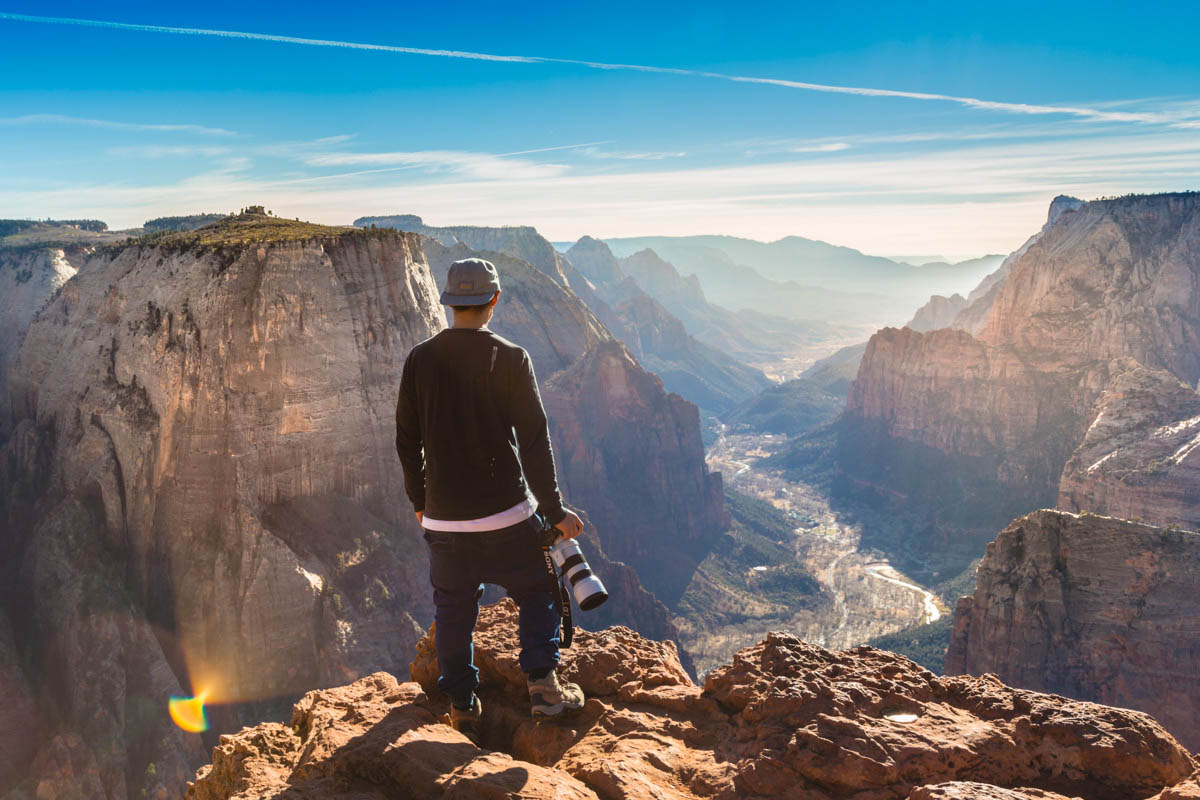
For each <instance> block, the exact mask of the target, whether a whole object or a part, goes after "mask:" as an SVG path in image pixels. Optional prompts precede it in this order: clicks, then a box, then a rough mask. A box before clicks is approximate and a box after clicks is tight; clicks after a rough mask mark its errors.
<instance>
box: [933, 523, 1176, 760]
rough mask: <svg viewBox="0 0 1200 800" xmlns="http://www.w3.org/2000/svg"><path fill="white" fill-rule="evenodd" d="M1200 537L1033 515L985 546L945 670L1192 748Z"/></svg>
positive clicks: (963, 603)
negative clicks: (1105, 711) (1123, 715)
mask: <svg viewBox="0 0 1200 800" xmlns="http://www.w3.org/2000/svg"><path fill="white" fill-rule="evenodd" d="M1197 585H1200V535H1197V534H1195V533H1187V532H1182V531H1172V530H1167V529H1164V528H1155V527H1151V526H1149V525H1144V524H1140V523H1134V522H1125V521H1121V520H1116V519H1112V518H1108V517H1098V516H1095V515H1092V514H1085V515H1082V516H1077V515H1074V514H1068V513H1064V512H1060V511H1037V512H1034V513H1032V514H1029V515H1027V516H1025V517H1022V518H1021V519H1018V520H1016V521H1014V522H1013V523H1012V524H1011V525H1010V526H1008V528H1006V529H1005V530H1004V531H1003V532H1001V533H1000V535H999V536H997V537H996V540H995V541H994V542H993V543H992V544H990V545H988V548H987V554H986V555H985V556H984V558H983V561H982V562H981V563H980V565H979V572H978V577H977V582H976V588H975V594H974V596H973V597H964V598H962V599H961V600H960V601H959V604H958V608H957V609H956V611H955V618H954V633H953V637H952V639H951V642H950V650H949V652H948V653H947V654H946V672H947V674H958V673H970V674H976V675H977V674H982V673H995V674H997V675H998V676H999V677H1000V679H1001V680H1003V681H1005V682H1006V683H1010V684H1012V685H1014V686H1021V687H1025V688H1029V689H1036V690H1039V691H1047V692H1056V693H1061V694H1065V695H1067V696H1069V697H1074V698H1077V699H1081V700H1092V701H1096V702H1101V703H1107V704H1111V705H1119V706H1125V707H1128V708H1136V709H1139V710H1141V711H1145V712H1147V713H1149V714H1151V715H1153V716H1154V717H1155V718H1156V719H1158V720H1159V721H1160V722H1161V723H1162V724H1163V725H1164V726H1165V727H1166V728H1167V729H1168V730H1170V731H1171V733H1173V734H1174V735H1175V736H1176V737H1178V738H1179V740H1180V741H1181V742H1183V743H1184V744H1185V745H1187V746H1188V747H1190V748H1192V749H1195V748H1197V747H1200V721H1198V720H1197V718H1196V714H1195V707H1194V698H1196V697H1198V696H1200V645H1198V644H1197V641H1198V640H1197V631H1196V620H1197V619H1198V618H1200V598H1198V597H1197V594H1196V586H1197Z"/></svg>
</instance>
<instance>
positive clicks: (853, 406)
mask: <svg viewBox="0 0 1200 800" xmlns="http://www.w3.org/2000/svg"><path fill="white" fill-rule="evenodd" d="M1071 205H1073V203H1065V202H1060V203H1059V206H1060V208H1059V209H1058V210H1059V212H1060V213H1058V214H1057V215H1055V214H1053V213H1052V220H1051V221H1050V222H1049V223H1048V224H1047V227H1046V228H1045V229H1044V230H1043V231H1042V232H1041V233H1040V234H1039V235H1038V236H1036V237H1034V238H1033V239H1032V240H1031V241H1030V242H1029V243H1027V245H1026V247H1025V248H1023V249H1022V251H1018V253H1017V254H1014V256H1013V257H1012V258H1010V259H1009V260H1008V261H1006V267H1005V269H1006V274H1005V275H1004V276H1003V277H1002V279H1001V280H1000V281H999V282H998V283H997V284H996V285H995V286H994V287H993V288H992V289H991V290H990V292H989V293H988V294H987V295H986V296H984V297H982V298H979V299H978V300H977V301H976V304H974V305H973V306H972V307H970V308H968V309H967V311H964V312H963V314H966V313H967V312H968V311H972V310H973V309H975V308H976V306H978V305H980V304H982V305H983V307H984V308H985V309H986V314H985V316H984V317H983V319H982V322H981V324H980V325H979V326H978V328H977V330H978V334H977V335H972V334H971V333H969V332H968V331H966V330H946V329H943V330H935V331H931V332H929V333H925V334H920V333H916V332H912V331H909V332H901V331H895V330H891V329H885V330H883V331H881V332H880V333H878V334H876V336H875V337H874V338H873V339H872V341H871V344H870V345H869V346H868V348H867V352H866V355H865V356H864V358H863V362H862V364H861V366H860V369H859V373H858V378H857V380H856V381H855V384H854V386H853V387H852V388H851V391H850V394H849V399H848V401H847V413H846V417H845V418H844V420H843V432H842V435H841V438H840V452H839V463H840V466H841V468H842V474H843V482H842V489H843V490H844V491H845V492H846V493H847V494H849V493H851V492H854V491H861V490H864V489H865V490H867V491H868V492H870V493H872V494H873V495H874V496H875V497H877V498H878V497H887V498H891V499H890V500H888V501H887V502H888V503H889V504H891V505H893V506H895V507H906V508H907V509H908V510H913V511H914V513H915V514H916V515H917V516H919V517H921V518H922V519H924V526H926V527H927V526H928V525H929V522H930V521H932V522H933V526H934V528H935V529H936V530H939V531H940V532H941V535H934V536H932V537H925V538H924V539H923V540H921V541H916V542H914V543H913V544H915V546H916V549H917V550H918V551H923V552H925V553H928V552H930V551H931V550H932V549H940V548H941V547H943V545H944V544H945V539H946V537H947V536H950V537H953V538H957V539H960V540H962V543H963V548H964V552H966V551H969V550H970V549H972V548H973V547H977V546H978V545H979V544H981V543H982V541H983V538H984V537H985V536H990V531H991V530H994V529H995V528H996V527H999V526H1000V525H1001V524H1003V521H1004V517H1005V514H1008V513H1010V512H1011V511H1013V510H1014V509H1015V510H1016V511H1017V512H1018V513H1023V512H1025V511H1028V510H1030V509H1031V508H1036V507H1038V506H1045V505H1050V504H1052V503H1053V502H1054V499H1055V497H1056V496H1057V494H1058V488H1059V483H1060V478H1061V476H1062V471H1063V467H1064V466H1065V465H1066V463H1067V460H1068V459H1069V458H1070V456H1071V454H1072V453H1073V452H1074V451H1075V450H1076V448H1077V447H1078V446H1079V445H1080V443H1081V442H1082V441H1083V439H1084V436H1085V434H1086V433H1087V430H1088V426H1089V425H1090V424H1091V422H1092V421H1093V420H1094V419H1095V417H1096V409H1095V408H1094V406H1095V404H1096V402H1097V401H1098V400H1099V399H1100V397H1101V395H1102V393H1103V392H1104V390H1105V388H1106V387H1107V386H1108V385H1109V383H1110V381H1111V380H1112V379H1113V378H1114V377H1115V376H1116V375H1119V374H1121V373H1122V372H1125V371H1127V370H1128V369H1129V360H1130V359H1132V361H1133V362H1135V363H1137V364H1141V365H1143V366H1146V367H1151V368H1157V369H1162V370H1166V371H1167V372H1169V373H1170V374H1171V375H1173V376H1174V377H1175V378H1176V379H1178V380H1181V381H1183V382H1184V383H1186V384H1188V385H1195V384H1196V381H1197V379H1200V258H1198V257H1197V248H1198V247H1200V195H1197V194H1179V195H1155V196H1149V197H1130V198H1121V199H1117V200H1102V201H1095V202H1091V203H1085V204H1082V205H1080V206H1078V207H1077V208H1075V209H1074V210H1070V209H1069V207H1070V206H1071ZM1063 208H1066V209H1067V210H1063ZM961 319H962V315H960V318H959V320H961ZM955 327H959V321H956V323H955ZM918 462H920V463H923V464H925V465H926V466H925V467H924V468H923V470H922V471H916V470H915V468H916V466H917V464H918ZM1102 495H1103V493H1101V494H1098V495H1096V497H1097V498H1100V499H1102ZM921 504H925V506H927V508H928V511H926V510H925V509H923V508H921V507H920V505H921ZM1092 510H1097V511H1105V510H1106V509H1105V508H1103V507H1099V508H1093V509H1092ZM976 512H978V513H976ZM918 524H920V523H918ZM951 527H953V528H955V529H956V531H951V530H950V528H951ZM957 531H961V533H959V532H957ZM960 563H965V562H960Z"/></svg>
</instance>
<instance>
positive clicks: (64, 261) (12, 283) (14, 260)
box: [0, 247, 83, 392]
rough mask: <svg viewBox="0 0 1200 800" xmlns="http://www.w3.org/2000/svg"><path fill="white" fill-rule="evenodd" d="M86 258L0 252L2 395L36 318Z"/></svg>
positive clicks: (56, 252)
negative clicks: (11, 368)
mask: <svg viewBox="0 0 1200 800" xmlns="http://www.w3.org/2000/svg"><path fill="white" fill-rule="evenodd" d="M82 256H83V254H82V253H81V252H80V251H79V250H78V249H73V250H72V251H71V253H70V255H69V256H68V254H67V252H66V251H65V250H64V249H62V248H57V247H54V248H45V249H33V250H23V251H18V252H5V251H3V250H0V298H3V301H4V302H3V303H2V304H0V392H3V391H4V385H5V382H6V376H7V374H8V370H9V367H10V366H11V365H12V363H13V362H14V361H16V359H17V353H19V352H20V350H21V342H22V341H24V339H25V331H26V330H28V328H29V323H30V322H32V321H33V318H34V316H35V315H36V314H37V313H38V312H39V311H41V310H42V308H43V307H44V306H45V305H46V303H48V302H49V301H50V299H51V298H52V297H53V296H54V294H55V293H56V292H57V291H58V290H59V289H61V288H62V285H63V284H64V283H66V282H67V281H68V280H69V279H70V277H71V276H72V275H74V274H75V271H76V269H77V268H76V266H75V265H74V264H73V263H72V261H74V262H75V263H78V262H79V261H80V259H81V258H82Z"/></svg>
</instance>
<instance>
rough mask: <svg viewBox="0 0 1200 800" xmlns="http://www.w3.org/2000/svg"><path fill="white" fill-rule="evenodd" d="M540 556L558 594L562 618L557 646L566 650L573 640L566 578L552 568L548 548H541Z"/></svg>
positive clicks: (552, 560) (572, 624)
mask: <svg viewBox="0 0 1200 800" xmlns="http://www.w3.org/2000/svg"><path fill="white" fill-rule="evenodd" d="M542 556H543V557H544V558H545V559H546V572H548V573H549V575H550V582H551V583H552V584H553V585H554V588H555V590H556V591H557V592H558V615H559V617H561V618H562V641H561V642H559V645H558V646H559V647H563V648H567V647H570V646H571V641H572V640H573V639H574V638H575V625H574V622H573V621H572V619H571V593H570V592H568V591H567V576H566V574H563V575H562V576H561V577H560V576H559V574H558V570H557V569H556V568H555V566H554V559H553V558H551V557H550V548H549V547H543V548H542Z"/></svg>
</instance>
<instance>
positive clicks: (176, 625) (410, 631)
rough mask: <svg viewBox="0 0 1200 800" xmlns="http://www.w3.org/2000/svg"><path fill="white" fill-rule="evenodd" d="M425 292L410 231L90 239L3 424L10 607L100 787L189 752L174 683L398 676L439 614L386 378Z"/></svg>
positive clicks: (31, 352) (258, 692) (240, 224)
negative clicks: (92, 244)
mask: <svg viewBox="0 0 1200 800" xmlns="http://www.w3.org/2000/svg"><path fill="white" fill-rule="evenodd" d="M435 304H436V292H435V289H434V286H433V282H432V279H431V277H430V275H429V272H428V269H427V268H426V267H425V266H424V265H423V264H422V263H421V256H420V250H419V246H418V243H417V239H416V237H415V236H411V235H404V234H399V233H396V232H394V231H354V230H352V229H334V228H323V227H321V226H312V225H307V224H305V223H291V222H284V221H282V220H276V219H273V218H268V217H266V216H262V215H244V216H242V217H238V218H232V219H230V220H228V221H226V222H222V223H220V224H219V225H218V226H216V227H210V228H204V229H201V230H199V231H196V232H193V233H185V234H171V235H166V236H161V237H156V238H151V239H147V240H142V241H141V242H139V243H137V244H134V245H132V246H117V247H112V248H108V249H101V250H98V251H96V252H95V253H94V254H93V255H91V256H90V257H89V258H88V259H87V260H86V263H84V264H82V265H81V266H80V269H79V271H78V274H77V275H75V277H73V278H72V279H71V280H69V281H68V282H66V283H65V284H64V285H63V286H62V288H61V290H60V291H59V292H58V293H57V296H55V297H54V298H53V300H52V301H51V302H50V304H49V305H48V306H47V307H46V308H45V309H44V310H43V311H42V312H41V313H40V314H38V315H37V317H36V318H35V319H34V320H33V322H32V324H31V325H30V326H29V328H28V331H27V333H26V335H25V339H24V343H23V346H22V348H21V352H20V356H19V359H18V360H17V362H16V364H15V365H14V366H13V368H12V369H11V370H10V373H9V380H8V386H7V395H8V397H7V402H6V403H5V409H6V411H5V415H4V417H3V420H2V422H0V425H2V427H0V472H2V473H3V478H4V485H3V486H4V500H5V503H4V507H3V511H4V513H5V517H6V519H5V526H4V530H5V534H4V536H3V548H4V554H5V556H6V559H5V563H6V565H15V566H13V569H12V571H13V574H14V581H13V582H12V584H11V585H10V587H9V588H10V592H11V594H10V599H9V600H8V605H9V610H10V614H11V616H12V619H14V621H15V622H16V625H15V635H16V640H17V642H18V645H19V646H20V647H21V648H22V649H23V650H24V651H25V652H26V653H27V654H28V658H29V663H30V667H29V673H28V674H30V675H31V676H34V677H35V680H36V681H37V684H38V685H37V687H36V689H37V691H38V692H39V693H43V694H44V695H45V696H48V697H53V698H56V703H57V704H58V706H59V707H58V708H57V709H56V711H57V713H58V717H59V718H60V719H62V720H64V722H65V723H66V724H67V725H68V726H70V727H71V728H72V729H73V730H74V732H76V733H78V734H79V738H80V740H81V741H82V743H83V746H85V747H86V748H89V749H90V751H91V752H92V753H93V754H94V757H95V760H96V764H97V770H98V772H99V775H100V777H101V780H102V781H103V784H104V786H105V790H106V791H107V792H108V793H109V795H110V796H113V797H124V796H126V794H129V795H131V796H138V794H139V793H140V792H141V791H142V790H145V791H146V792H148V793H152V792H154V791H156V788H155V787H156V785H158V784H162V785H163V786H164V787H165V788H164V791H167V792H168V793H169V794H173V793H175V792H177V791H178V790H179V789H180V788H181V787H182V782H183V777H184V776H185V775H186V774H188V773H189V772H190V769H191V768H194V765H195V763H197V761H196V759H197V758H198V750H199V741H198V739H197V737H195V736H188V735H185V734H183V733H182V731H179V730H178V729H176V728H174V727H173V726H172V725H171V723H170V722H169V720H166V718H165V715H163V714H162V707H163V705H164V704H165V699H166V697H168V696H169V695H171V694H186V693H187V692H186V691H184V690H187V689H192V690H201V689H205V688H207V689H209V690H210V691H211V697H212V699H213V700H217V701H220V702H226V703H238V702H245V701H263V700H267V699H270V698H274V697H277V696H279V695H286V694H289V693H295V692H298V691H302V690H305V689H309V688H312V687H313V686H319V685H330V684H332V683H335V682H342V681H345V680H347V679H350V678H353V677H357V676H359V675H363V674H367V673H370V672H373V671H375V670H378V669H391V670H394V671H398V672H401V673H402V672H403V669H404V664H405V663H406V661H407V658H408V654H409V653H410V652H411V648H412V647H413V645H414V644H415V642H416V639H417V638H418V636H419V633H420V625H422V624H425V623H427V622H428V620H429V619H430V618H431V612H432V608H431V602H430V599H429V597H428V591H427V589H426V582H427V581H426V577H425V575H426V569H427V568H426V565H425V550H424V546H423V544H422V543H421V541H420V539H419V534H418V528H417V525H416V521H415V520H414V519H413V518H412V515H411V513H409V511H408V509H407V507H406V505H404V504H402V503H401V502H400V500H401V499H402V498H403V491H402V488H401V483H402V478H401V471H400V465H399V461H398V459H397V458H396V455H395V449H394V444H393V442H394V424H395V423H394V412H395V397H396V391H397V385H398V382H399V376H400V368H401V365H402V363H403V360H404V357H405V356H406V354H407V352H408V350H409V348H410V347H411V346H412V345H413V344H415V343H416V342H418V341H420V340H421V339H424V338H426V337H427V336H429V335H430V334H432V333H433V332H435V331H436V330H438V329H439V328H440V327H441V325H442V322H441V320H440V319H439V318H438V317H437V316H435V314H434V309H435V308H436V305H435ZM256 718H258V717H257V716H256ZM230 721H232V722H235V723H236V722H237V721H238V720H237V717H236V713H234V716H233V718H232V720H230ZM164 725H165V727H164ZM151 765H153V766H154V769H153V770H149V766H151ZM189 765H191V766H190V767H189ZM126 776H132V777H133V779H134V780H135V782H134V783H127V782H126Z"/></svg>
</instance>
